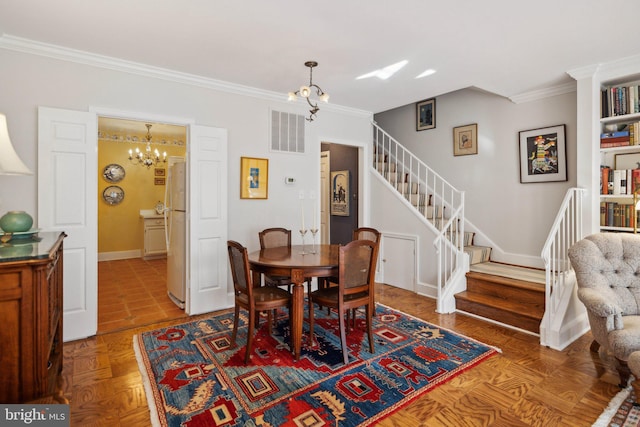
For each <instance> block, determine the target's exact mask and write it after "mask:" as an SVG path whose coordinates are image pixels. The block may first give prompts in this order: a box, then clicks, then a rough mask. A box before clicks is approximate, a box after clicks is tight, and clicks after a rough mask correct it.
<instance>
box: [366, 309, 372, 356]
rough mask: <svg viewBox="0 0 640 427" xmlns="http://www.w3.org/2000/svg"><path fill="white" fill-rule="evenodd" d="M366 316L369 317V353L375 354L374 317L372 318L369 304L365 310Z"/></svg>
mask: <svg viewBox="0 0 640 427" xmlns="http://www.w3.org/2000/svg"><path fill="white" fill-rule="evenodd" d="M365 316H366V317H367V336H368V337H369V353H373V327H372V323H373V316H371V307H369V304H367V305H366V308H365Z"/></svg>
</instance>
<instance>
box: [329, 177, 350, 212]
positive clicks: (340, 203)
mask: <svg viewBox="0 0 640 427" xmlns="http://www.w3.org/2000/svg"><path fill="white" fill-rule="evenodd" d="M331 215H336V216H349V171H348V170H344V171H333V172H331Z"/></svg>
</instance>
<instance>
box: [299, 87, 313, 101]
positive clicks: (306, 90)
mask: <svg viewBox="0 0 640 427" xmlns="http://www.w3.org/2000/svg"><path fill="white" fill-rule="evenodd" d="M309 95H311V89H310V88H309V86H300V96H304V97H305V98H308V97H309Z"/></svg>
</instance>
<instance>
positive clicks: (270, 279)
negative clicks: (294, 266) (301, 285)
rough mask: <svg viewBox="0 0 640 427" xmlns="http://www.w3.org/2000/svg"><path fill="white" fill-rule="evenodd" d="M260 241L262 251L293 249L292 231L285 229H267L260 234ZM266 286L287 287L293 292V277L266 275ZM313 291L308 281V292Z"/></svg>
mask: <svg viewBox="0 0 640 427" xmlns="http://www.w3.org/2000/svg"><path fill="white" fill-rule="evenodd" d="M258 239H259V240H260V249H268V248H277V247H283V246H286V247H288V248H290V247H291V230H288V229H286V228H283V227H272V228H265V229H264V230H262V231H260V232H259V233H258ZM264 284H265V285H266V286H286V287H287V290H288V291H289V292H291V286H292V282H291V277H290V276H274V275H266V274H265V275H264ZM310 289H311V281H310V280H307V291H309V290H310Z"/></svg>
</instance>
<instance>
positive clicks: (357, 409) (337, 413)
mask: <svg viewBox="0 0 640 427" xmlns="http://www.w3.org/2000/svg"><path fill="white" fill-rule="evenodd" d="M240 313H241V319H240V325H239V328H238V338H237V342H236V344H237V345H236V347H235V348H231V347H230V340H231V331H232V327H233V313H224V314H219V315H214V316H211V317H209V318H205V319H202V320H198V321H194V322H191V323H184V324H181V325H177V326H170V327H166V328H162V329H157V330H153V331H148V332H144V333H142V334H139V335H136V336H134V338H133V340H134V348H135V352H136V358H137V359H138V364H139V367H140V371H141V373H142V377H143V380H144V381H145V391H146V395H147V400H148V402H149V408H150V412H151V422H152V424H153V425H155V426H184V427H189V426H282V425H290V426H305V427H313V426H320V425H340V426H367V425H372V424H375V423H376V422H378V421H380V420H381V419H383V418H385V417H387V416H389V415H391V414H392V413H394V412H395V411H397V410H399V409H401V408H403V407H405V406H406V405H408V404H409V403H410V402H411V401H413V400H414V399H416V398H417V397H419V396H421V395H423V394H424V393H426V392H428V391H429V390H432V389H433V388H434V387H437V386H438V385H440V384H443V383H444V382H446V381H448V380H450V379H452V378H453V377H455V376H456V375H459V374H461V373H462V372H464V371H466V370H468V369H470V368H472V367H473V366H475V365H477V364H478V363H480V362H482V361H483V360H485V359H486V358H488V357H490V356H492V355H495V354H496V353H497V352H498V350H497V349H496V348H493V347H490V346H488V345H485V344H483V343H481V342H478V341H475V340H473V339H471V338H468V337H464V336H462V335H458V334H456V333H453V332H451V331H448V330H445V329H442V328H440V327H438V326H435V325H432V324H429V323H426V322H424V321H422V320H420V319H417V318H415V317H412V316H409V315H407V314H404V313H401V312H399V311H395V310H393V309H391V308H389V307H385V306H382V305H379V304H378V305H377V312H376V316H375V318H374V322H373V335H374V344H375V353H374V354H371V353H369V346H368V342H367V336H366V333H365V320H364V318H363V317H364V313H359V315H358V318H357V324H356V327H355V329H351V330H350V331H349V332H348V347H349V364H348V365H346V366H345V365H344V364H343V361H342V352H341V350H340V349H341V346H340V338H339V333H338V320H337V314H336V313H331V314H327V310H326V309H321V310H314V313H315V315H316V327H315V338H316V340H315V342H314V345H313V346H309V345H308V330H307V323H306V321H305V326H304V327H305V330H304V334H303V341H302V354H301V357H300V360H298V361H295V360H294V358H293V357H292V354H291V352H290V351H289V344H288V343H289V336H290V333H289V322H288V318H287V312H286V310H284V311H283V312H281V313H278V316H277V318H278V319H277V320H278V321H277V324H276V326H274V328H273V331H272V335H269V334H268V330H267V326H266V322H265V319H266V318H262V319H261V322H260V328H259V329H258V331H257V332H256V335H255V340H254V351H253V355H252V356H251V360H250V362H249V364H248V365H247V366H245V364H244V355H245V343H246V332H247V317H246V316H247V312H245V311H243V310H241V311H240ZM305 314H306V313H305Z"/></svg>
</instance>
